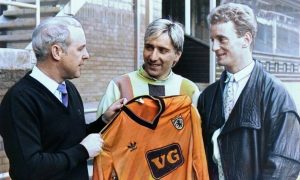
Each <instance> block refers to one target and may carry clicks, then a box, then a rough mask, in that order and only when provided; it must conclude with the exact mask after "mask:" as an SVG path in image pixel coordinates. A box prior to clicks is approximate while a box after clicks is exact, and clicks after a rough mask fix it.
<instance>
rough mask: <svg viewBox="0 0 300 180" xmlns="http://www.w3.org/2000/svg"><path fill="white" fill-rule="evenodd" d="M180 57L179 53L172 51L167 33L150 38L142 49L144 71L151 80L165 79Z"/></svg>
mask: <svg viewBox="0 0 300 180" xmlns="http://www.w3.org/2000/svg"><path fill="white" fill-rule="evenodd" d="M180 56H181V52H177V51H176V50H175V49H174V47H173V45H172V42H171V39H170V37H169V36H168V34H167V33H164V34H161V35H160V36H159V37H157V38H151V37H150V38H149V39H148V40H147V41H146V43H145V47H144V69H145V71H146V72H147V73H148V75H149V76H151V77H153V78H156V79H159V80H162V79H165V78H166V77H167V76H168V75H169V73H170V71H171V69H172V67H173V66H174V65H175V64H176V63H177V62H178V60H179V58H180Z"/></svg>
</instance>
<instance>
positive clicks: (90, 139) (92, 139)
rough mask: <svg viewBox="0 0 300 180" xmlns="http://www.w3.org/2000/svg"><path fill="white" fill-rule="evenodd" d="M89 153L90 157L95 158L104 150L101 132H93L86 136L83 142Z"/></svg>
mask: <svg viewBox="0 0 300 180" xmlns="http://www.w3.org/2000/svg"><path fill="white" fill-rule="evenodd" d="M80 144H81V145H83V146H84V147H85V149H86V150H87V151H88V153H89V157H90V158H93V157H95V156H97V155H98V154H99V153H100V151H102V145H103V139H102V138H101V136H100V134H99V133H93V134H90V135H88V136H87V137H86V138H84V139H83V140H82V141H81V143H80Z"/></svg>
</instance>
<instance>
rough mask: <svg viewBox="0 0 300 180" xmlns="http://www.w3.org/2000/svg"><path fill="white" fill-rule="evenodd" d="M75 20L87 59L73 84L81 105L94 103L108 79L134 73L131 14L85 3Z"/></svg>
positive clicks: (129, 11)
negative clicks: (83, 35)
mask: <svg viewBox="0 0 300 180" xmlns="http://www.w3.org/2000/svg"><path fill="white" fill-rule="evenodd" d="M76 17H77V18H78V19H79V21H80V22H81V23H82V25H83V26H84V30H85V32H86V38H87V48H88V51H89V54H90V59H89V60H88V61H86V63H85V65H84V67H83V70H82V74H81V77H80V78H78V79H74V80H73V82H74V83H75V85H76V87H77V88H78V90H79V92H80V94H81V96H82V99H83V101H84V102H96V101H99V100H100V98H101V96H102V95H103V94H104V91H105V89H106V86H107V84H108V82H109V81H110V80H111V79H113V78H114V77H116V76H118V75H121V74H125V73H127V72H130V71H132V70H134V12H133V11H132V9H131V10H126V9H125V10H124V9H117V8H111V7H109V6H105V5H98V4H92V3H86V4H85V5H84V6H83V7H82V8H81V9H80V11H79V12H78V13H77V14H76ZM91 24H92V25H91ZM86 87H88V88H86Z"/></svg>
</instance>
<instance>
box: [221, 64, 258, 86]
mask: <svg viewBox="0 0 300 180" xmlns="http://www.w3.org/2000/svg"><path fill="white" fill-rule="evenodd" d="M254 65H255V62H254V61H252V62H251V63H250V64H249V65H247V66H246V67H245V68H244V69H242V70H240V71H239V72H237V73H235V74H232V73H230V72H228V71H227V72H226V73H227V77H230V76H231V75H233V77H234V80H235V81H237V82H238V81H240V80H242V79H244V78H245V77H247V76H250V74H251V72H252V70H253V68H254ZM226 80H227V79H226Z"/></svg>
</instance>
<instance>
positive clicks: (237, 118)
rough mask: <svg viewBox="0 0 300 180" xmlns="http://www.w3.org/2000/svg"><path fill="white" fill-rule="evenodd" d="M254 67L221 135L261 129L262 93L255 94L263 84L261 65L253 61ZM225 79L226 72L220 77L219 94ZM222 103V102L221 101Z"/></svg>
mask: <svg viewBox="0 0 300 180" xmlns="http://www.w3.org/2000/svg"><path fill="white" fill-rule="evenodd" d="M254 62H255V66H254V68H253V70H252V72H251V75H250V77H249V80H248V82H247V84H246V86H245V88H244V89H243V91H242V93H241V95H240V97H239V98H238V100H237V102H236V104H235V106H234V108H233V109H232V112H231V114H230V115H229V118H228V120H227V122H226V124H225V126H224V127H223V130H222V132H221V134H225V133H227V132H230V131H232V130H234V129H237V128H240V127H247V128H254V129H260V128H261V119H260V118H259V116H260V109H259V108H257V107H260V99H261V97H260V95H261V94H262V93H256V92H257V91H261V90H262V89H261V86H262V84H263V82H262V81H263V79H264V78H263V67H262V65H261V64H260V63H259V62H258V61H256V60H254ZM225 79H226V72H225V71H224V72H223V73H222V75H221V79H220V81H219V83H220V89H221V93H222V92H223V90H224V81H225ZM222 101H223V100H222Z"/></svg>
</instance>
